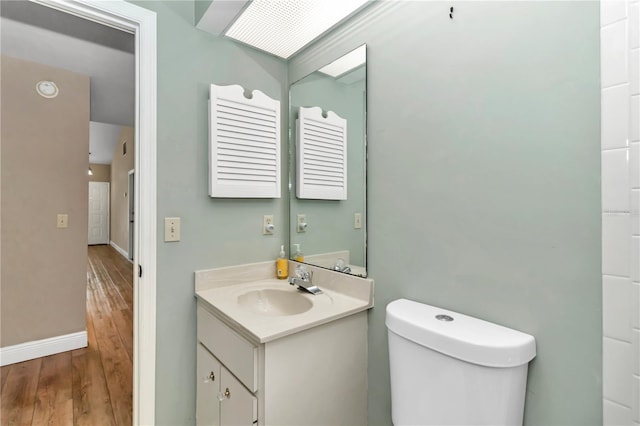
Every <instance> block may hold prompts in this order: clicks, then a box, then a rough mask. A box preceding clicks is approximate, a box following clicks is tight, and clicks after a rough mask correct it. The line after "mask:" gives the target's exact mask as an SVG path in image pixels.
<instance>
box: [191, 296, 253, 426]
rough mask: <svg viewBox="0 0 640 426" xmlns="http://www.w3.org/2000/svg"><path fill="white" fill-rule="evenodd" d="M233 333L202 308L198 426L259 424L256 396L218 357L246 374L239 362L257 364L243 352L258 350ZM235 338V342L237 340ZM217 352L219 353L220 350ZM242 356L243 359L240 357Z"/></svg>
mask: <svg viewBox="0 0 640 426" xmlns="http://www.w3.org/2000/svg"><path fill="white" fill-rule="evenodd" d="M234 334H235V333H234V332H233V330H231V329H230V328H229V327H227V326H226V325H224V324H222V322H220V321H219V320H217V319H216V318H214V317H213V316H212V315H211V314H210V313H209V312H206V311H205V310H204V309H201V308H198V341H199V342H198V348H197V353H196V356H197V361H196V365H197V377H198V382H197V389H196V391H197V401H196V405H197V407H196V423H197V424H198V425H203V426H204V425H255V424H257V423H258V401H257V398H256V397H255V395H253V393H252V392H250V391H249V390H248V389H246V388H245V386H244V385H243V384H242V383H241V382H240V381H239V380H238V379H237V378H236V377H234V375H233V374H232V373H230V372H229V370H228V369H227V368H225V365H223V364H222V363H221V362H220V361H219V360H218V358H216V356H214V355H212V353H215V354H216V355H218V356H220V357H221V358H223V359H226V360H227V361H228V364H227V366H228V367H229V368H233V367H236V369H235V373H236V374H238V373H242V371H243V368H242V366H241V364H239V363H238V361H240V362H242V361H246V360H247V359H249V362H250V363H252V364H253V363H254V362H253V361H251V360H250V358H247V357H246V356H245V357H244V360H243V357H242V352H244V353H246V352H247V350H248V351H249V353H251V352H255V350H256V349H257V348H255V347H254V346H253V345H251V344H249V342H246V341H244V339H242V338H240V337H239V336H237V337H236V336H234ZM234 337H235V338H234ZM216 348H217V349H216ZM236 355H240V357H236Z"/></svg>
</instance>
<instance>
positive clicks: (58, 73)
mask: <svg viewBox="0 0 640 426" xmlns="http://www.w3.org/2000/svg"><path fill="white" fill-rule="evenodd" d="M0 62H1V63H0V66H1V73H2V81H1V92H0V93H1V98H0V103H1V105H2V111H1V114H2V115H1V117H0V118H1V121H2V129H1V131H0V140H1V150H2V156H1V161H2V166H1V168H0V169H1V173H0V174H1V176H2V178H1V181H0V182H1V188H0V193H1V194H2V198H1V203H0V210H1V221H2V225H1V227H2V235H1V236H0V240H1V245H2V253H1V272H0V278H1V279H0V292H1V293H2V300H1V302H0V303H1V311H0V316H1V318H2V321H1V333H0V346H2V347H6V346H10V345H15V344H19V343H24V342H29V341H33V340H39V339H44V338H49V337H55V336H60V335H64V334H69V333H74V332H79V331H83V330H85V329H86V326H85V302H86V301H85V298H86V284H87V278H86V269H87V214H88V212H87V204H88V201H87V200H88V194H87V191H88V188H87V167H88V158H89V142H88V141H89V77H86V76H83V75H80V74H75V73H72V72H69V71H65V70H61V69H57V68H52V67H48V66H44V65H40V64H36V63H32V62H28V61H23V60H19V59H15V58H10V57H7V56H2V57H1V61H0ZM40 80H53V81H54V82H56V84H57V85H58V87H59V89H60V94H59V95H58V97H56V98H53V99H45V98H43V97H40V96H39V95H38V94H37V93H36V91H35V86H36V83H37V82H38V81H40ZM59 213H66V214H68V217H69V222H68V228H66V229H59V228H57V227H56V218H57V214H59Z"/></svg>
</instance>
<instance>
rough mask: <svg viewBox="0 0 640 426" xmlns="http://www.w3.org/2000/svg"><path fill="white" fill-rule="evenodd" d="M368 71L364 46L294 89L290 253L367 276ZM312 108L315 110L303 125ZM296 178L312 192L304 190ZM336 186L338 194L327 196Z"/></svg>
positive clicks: (314, 262) (290, 130) (291, 145)
mask: <svg viewBox="0 0 640 426" xmlns="http://www.w3.org/2000/svg"><path fill="white" fill-rule="evenodd" d="M366 75H367V73H366V45H362V46H360V47H359V48H357V49H355V50H354V51H352V52H350V53H347V54H346V55H344V56H342V57H340V58H338V59H336V60H335V61H334V62H332V63H331V64H328V65H326V66H324V67H322V68H320V69H318V70H317V71H315V72H313V73H311V74H309V75H308V76H306V77H304V78H303V79H301V80H299V81H297V82H295V83H294V84H292V85H291V87H290V88H289V98H290V99H289V101H290V102H289V105H290V116H289V118H290V121H289V122H290V129H289V136H290V137H289V170H290V179H289V182H290V185H289V187H290V200H291V204H290V220H289V223H290V227H291V229H290V236H291V237H290V245H289V248H290V250H291V252H290V253H291V255H290V257H291V258H293V259H295V258H297V257H299V256H297V255H296V251H297V248H299V251H300V252H302V254H303V258H304V263H309V264H312V265H316V266H320V267H324V268H329V269H334V270H338V271H341V272H345V273H350V274H353V275H361V276H367V270H366V259H367V255H366V223H367V220H366V217H367V216H366V204H367V203H366V174H367V173H366V170H367V167H366V151H367V143H366V129H367V124H366V105H367V93H366V88H367V81H366ZM301 108H303V109H302V117H301ZM308 111H313V113H314V115H313V116H312V117H311V118H312V120H311V121H307V122H306V123H305V122H303V120H307V119H308V117H306V115H305V114H306V112H308ZM318 113H320V114H318ZM336 117H338V118H339V120H338V118H336ZM301 119H302V120H301ZM332 120H337V121H332ZM336 123H338V124H336ZM343 124H344V125H343ZM305 126H306V127H305ZM309 128H311V130H310V131H307V129H309ZM303 129H304V130H303ZM298 133H300V134H301V135H302V136H301V137H298ZM300 146H302V149H300ZM345 146H346V150H344V149H343V148H344V147H345ZM301 155H302V158H298V157H300V156H301ZM298 181H300V182H304V184H305V185H309V187H310V188H311V189H312V190H306V191H301V190H300V189H301V188H300V187H299V182H298ZM343 186H344V188H342V187H343ZM323 187H324V188H323ZM323 189H324V190H323ZM337 189H340V191H339V192H340V194H341V195H340V196H339V197H336V196H333V195H323V194H335V193H336V191H337ZM343 193H344V194H343Z"/></svg>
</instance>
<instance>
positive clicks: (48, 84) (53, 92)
mask: <svg viewBox="0 0 640 426" xmlns="http://www.w3.org/2000/svg"><path fill="white" fill-rule="evenodd" d="M36 91H37V92H38V94H39V95H40V96H42V97H43V98H48V99H51V98H55V97H56V96H58V93H59V92H60V91H59V90H58V86H56V84H55V83H54V82H53V81H46V80H42V81H39V82H38V84H36Z"/></svg>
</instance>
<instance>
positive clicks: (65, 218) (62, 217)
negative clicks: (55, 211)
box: [56, 214, 69, 228]
mask: <svg viewBox="0 0 640 426" xmlns="http://www.w3.org/2000/svg"><path fill="white" fill-rule="evenodd" d="M56 226H57V227H58V228H68V227H69V215H68V214H59V215H58V220H57V225H56Z"/></svg>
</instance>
